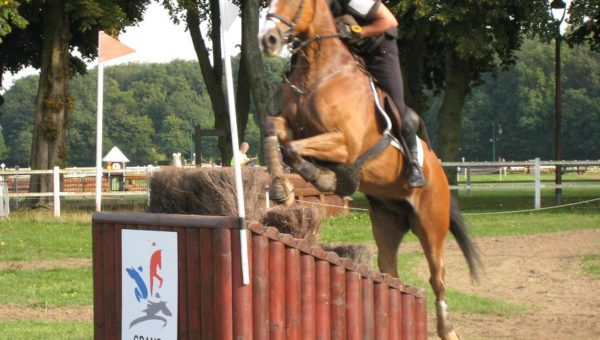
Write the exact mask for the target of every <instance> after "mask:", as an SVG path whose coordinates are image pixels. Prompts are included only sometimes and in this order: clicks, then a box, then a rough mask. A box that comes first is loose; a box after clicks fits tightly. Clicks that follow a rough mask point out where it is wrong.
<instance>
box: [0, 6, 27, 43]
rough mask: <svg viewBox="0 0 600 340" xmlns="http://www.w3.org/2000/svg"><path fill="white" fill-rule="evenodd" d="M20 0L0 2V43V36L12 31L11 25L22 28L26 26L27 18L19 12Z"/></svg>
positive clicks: (0, 37) (0, 41)
mask: <svg viewBox="0 0 600 340" xmlns="http://www.w3.org/2000/svg"><path fill="white" fill-rule="evenodd" d="M20 5H21V2H20V1H16V0H2V3H1V4H0V43H2V37H3V36H5V35H7V34H9V33H10V32H12V30H13V27H14V28H18V29H23V28H25V27H26V26H27V20H25V18H23V17H22V16H21V14H19V6H20Z"/></svg>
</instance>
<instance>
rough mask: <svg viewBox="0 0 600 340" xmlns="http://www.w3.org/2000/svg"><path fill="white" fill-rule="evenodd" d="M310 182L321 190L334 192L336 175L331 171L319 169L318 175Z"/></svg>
mask: <svg viewBox="0 0 600 340" xmlns="http://www.w3.org/2000/svg"><path fill="white" fill-rule="evenodd" d="M311 184H312V185H314V186H315V188H317V189H319V190H320V191H321V192H334V191H335V189H336V187H337V177H336V175H335V173H333V172H332V171H320V172H319V176H317V178H316V179H315V180H314V181H312V182H311Z"/></svg>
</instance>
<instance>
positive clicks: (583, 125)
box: [461, 40, 600, 160]
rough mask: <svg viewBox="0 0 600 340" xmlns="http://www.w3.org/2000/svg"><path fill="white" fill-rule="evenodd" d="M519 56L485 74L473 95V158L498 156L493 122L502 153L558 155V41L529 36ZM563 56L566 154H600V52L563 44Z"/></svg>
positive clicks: (466, 116)
mask: <svg viewBox="0 0 600 340" xmlns="http://www.w3.org/2000/svg"><path fill="white" fill-rule="evenodd" d="M563 47H565V46H563ZM517 56H518V61H517V63H516V64H515V65H514V66H513V67H511V68H510V69H509V70H507V71H506V72H502V73H500V74H499V75H498V76H497V77H493V76H492V75H490V74H488V75H486V76H484V79H485V84H483V85H482V86H479V87H476V88H474V89H473V90H472V93H471V94H470V95H469V96H468V97H467V102H466V104H465V109H464V113H463V129H462V136H463V146H462V150H461V153H462V156H464V157H465V158H466V159H467V160H492V153H493V152H492V143H491V138H492V135H493V130H492V129H493V128H494V127H493V126H492V124H494V125H495V129H496V131H495V132H496V134H495V138H496V155H498V156H502V157H504V158H505V159H508V160H528V159H532V158H535V157H540V158H542V159H553V158H554V147H553V145H554V115H555V110H554V99H555V95H554V88H555V87H554V73H553V72H554V47H553V46H551V45H546V44H542V43H540V42H536V41H533V40H528V41H526V42H525V44H524V46H523V48H522V49H521V51H519V53H518V55H517ZM563 62H564V65H563V79H562V87H563V91H564V92H563V94H562V106H561V108H562V115H563V120H562V131H563V134H562V140H563V158H564V159H598V158H599V157H600V154H599V153H598V148H597V147H595V141H596V140H598V138H600V124H599V123H598V122H600V99H599V98H600V76H598V75H599V74H600V55H599V54H597V53H593V52H590V51H589V50H587V49H584V48H575V49H569V48H563ZM498 127H501V133H499V132H498V131H499V130H498ZM550 146H552V147H550Z"/></svg>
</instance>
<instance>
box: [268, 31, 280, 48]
mask: <svg viewBox="0 0 600 340" xmlns="http://www.w3.org/2000/svg"><path fill="white" fill-rule="evenodd" d="M278 41H279V39H277V36H275V35H274V34H269V36H267V39H266V44H267V46H271V47H272V46H276V45H277V43H278Z"/></svg>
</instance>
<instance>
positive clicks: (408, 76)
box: [398, 24, 427, 115]
mask: <svg viewBox="0 0 600 340" xmlns="http://www.w3.org/2000/svg"><path fill="white" fill-rule="evenodd" d="M415 26H416V27H419V24H415ZM426 51H427V48H426V43H425V34H424V32H423V31H422V30H418V29H417V30H416V31H415V33H414V35H413V36H412V37H411V39H410V40H399V41H398V52H399V54H400V63H401V64H402V73H403V75H402V76H403V80H404V100H405V101H406V105H408V106H409V107H410V108H412V109H413V110H415V111H416V112H417V113H418V114H419V115H423V113H424V112H425V111H426V110H427V105H426V102H427V98H425V95H424V93H423V89H424V86H423V73H424V68H425V61H426V60H427V56H425V52H426Z"/></svg>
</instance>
